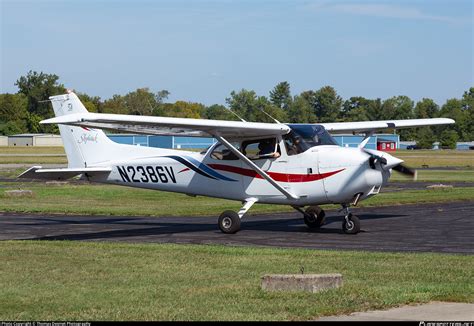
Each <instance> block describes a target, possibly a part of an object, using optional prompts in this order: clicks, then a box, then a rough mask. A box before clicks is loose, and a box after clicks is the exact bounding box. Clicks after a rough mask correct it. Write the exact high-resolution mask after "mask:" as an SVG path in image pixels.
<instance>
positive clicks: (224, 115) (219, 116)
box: [202, 104, 240, 121]
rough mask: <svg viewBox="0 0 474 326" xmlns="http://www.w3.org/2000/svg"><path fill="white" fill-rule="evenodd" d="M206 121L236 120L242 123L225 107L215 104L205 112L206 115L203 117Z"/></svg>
mask: <svg viewBox="0 0 474 326" xmlns="http://www.w3.org/2000/svg"><path fill="white" fill-rule="evenodd" d="M202 117H203V118H204V119H212V120H236V121H240V120H239V118H237V117H236V116H235V115H234V114H232V113H231V112H230V110H229V109H227V108H226V107H225V106H224V105H220V104H213V105H211V106H209V107H207V108H206V110H205V111H204V115H203V116H202Z"/></svg>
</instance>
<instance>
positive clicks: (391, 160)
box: [364, 149, 404, 171]
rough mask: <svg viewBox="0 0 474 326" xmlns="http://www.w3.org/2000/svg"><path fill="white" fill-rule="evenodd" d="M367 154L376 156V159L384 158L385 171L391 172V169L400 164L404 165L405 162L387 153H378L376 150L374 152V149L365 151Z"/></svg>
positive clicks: (383, 166)
mask: <svg viewBox="0 0 474 326" xmlns="http://www.w3.org/2000/svg"><path fill="white" fill-rule="evenodd" d="M364 151H365V152H367V153H369V154H371V155H373V156H375V157H379V158H382V160H383V163H382V168H383V169H384V170H387V171H388V170H390V169H391V168H393V167H395V166H397V165H399V164H402V163H403V162H404V161H403V160H401V159H399V158H396V157H394V156H392V155H390V154H388V153H387V152H382V151H376V150H373V149H364Z"/></svg>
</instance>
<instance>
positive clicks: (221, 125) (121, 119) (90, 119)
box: [41, 113, 290, 139]
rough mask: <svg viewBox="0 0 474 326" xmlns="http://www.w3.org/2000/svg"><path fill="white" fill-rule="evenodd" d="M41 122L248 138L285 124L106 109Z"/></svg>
mask: <svg viewBox="0 0 474 326" xmlns="http://www.w3.org/2000/svg"><path fill="white" fill-rule="evenodd" d="M41 123H42V124H53V123H57V124H66V125H72V126H81V127H88V128H98V129H110V130H117V131H124V132H127V133H139V134H148V135H174V136H195V137H209V136H212V137H215V136H216V135H220V136H222V137H227V138H230V139H233V138H250V137H266V136H268V137H271V136H277V135H284V134H287V133H288V132H289V131H290V127H288V126H287V125H285V124H277V123H259V122H242V121H224V120H207V119H188V118H186V119H184V118H168V117H152V116H136V115H124V114H105V113H76V114H70V115H64V116H59V117H55V118H51V119H47V120H43V121H41Z"/></svg>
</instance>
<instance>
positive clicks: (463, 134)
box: [437, 98, 472, 141]
mask: <svg viewBox="0 0 474 326" xmlns="http://www.w3.org/2000/svg"><path fill="white" fill-rule="evenodd" d="M439 115H440V117H444V118H451V119H454V121H456V123H455V124H453V125H449V126H444V127H440V128H437V130H438V132H439V131H440V130H454V131H456V133H457V135H458V139H460V140H461V141H469V140H471V139H470V130H469V129H470V126H471V124H472V121H471V120H470V116H469V110H468V108H467V107H466V106H465V103H464V101H462V100H459V99H456V98H453V99H449V100H447V101H446V103H445V104H444V105H443V106H442V107H441V110H440V112H439Z"/></svg>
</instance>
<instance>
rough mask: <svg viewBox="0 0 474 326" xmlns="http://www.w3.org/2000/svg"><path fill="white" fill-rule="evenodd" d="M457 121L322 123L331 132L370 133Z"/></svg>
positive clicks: (439, 119)
mask: <svg viewBox="0 0 474 326" xmlns="http://www.w3.org/2000/svg"><path fill="white" fill-rule="evenodd" d="M454 122H455V121H454V120H453V119H448V118H433V119H407V120H381V121H359V122H335V123H321V124H320V125H322V126H323V127H324V128H325V129H326V130H327V131H328V132H329V133H331V134H342V133H364V132H365V133H369V132H376V131H383V130H387V129H403V128H414V127H425V126H436V125H447V124H453V123H454Z"/></svg>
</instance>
